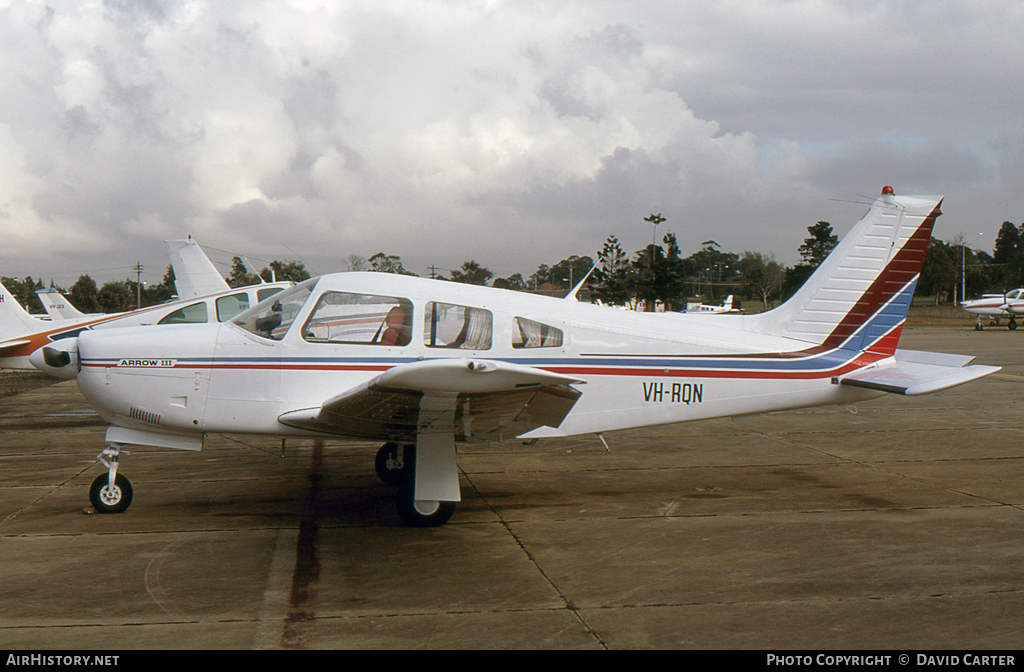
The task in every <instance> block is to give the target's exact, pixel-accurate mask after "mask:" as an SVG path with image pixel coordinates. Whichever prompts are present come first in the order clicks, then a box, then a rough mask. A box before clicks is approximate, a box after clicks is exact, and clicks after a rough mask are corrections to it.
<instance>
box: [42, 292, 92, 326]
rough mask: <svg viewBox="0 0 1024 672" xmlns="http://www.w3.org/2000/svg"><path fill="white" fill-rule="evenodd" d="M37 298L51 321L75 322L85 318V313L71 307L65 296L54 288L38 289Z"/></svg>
mask: <svg viewBox="0 0 1024 672" xmlns="http://www.w3.org/2000/svg"><path fill="white" fill-rule="evenodd" d="M36 296H38V297H39V302H40V303H41V304H43V308H44V309H46V314H47V315H49V316H50V319H51V320H73V319H76V318H79V317H85V313H83V312H82V311H80V310H78V309H77V308H75V307H74V306H73V305H71V302H70V301H68V300H67V299H66V298H64V295H63V294H61V293H60V292H58V291H57V290H56V289H53V288H52V287H51V288H50V289H37V290H36Z"/></svg>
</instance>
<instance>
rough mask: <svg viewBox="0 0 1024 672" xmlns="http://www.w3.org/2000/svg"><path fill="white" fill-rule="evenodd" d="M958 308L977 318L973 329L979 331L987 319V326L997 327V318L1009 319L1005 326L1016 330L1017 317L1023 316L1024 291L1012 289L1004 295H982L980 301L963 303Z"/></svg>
mask: <svg viewBox="0 0 1024 672" xmlns="http://www.w3.org/2000/svg"><path fill="white" fill-rule="evenodd" d="M960 307H961V308H963V309H964V310H966V311H967V312H968V313H972V314H974V315H976V316H977V322H975V323H974V328H975V329H977V330H978V331H981V330H982V329H984V328H985V327H984V326H983V325H982V324H981V320H982V319H983V318H988V319H989V326H998V325H999V318H1001V317H1009V318H1010V321H1009V323H1008V324H1007V325H1006V326H1008V327H1009V328H1010V329H1011V330H1012V329H1016V328H1017V316H1018V315H1024V289H1014V290H1012V291H1009V292H1006V293H1005V294H983V295H982V296H981V298H980V299H974V300H973V301H963V302H961V303H960Z"/></svg>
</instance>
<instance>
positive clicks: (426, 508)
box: [395, 483, 455, 527]
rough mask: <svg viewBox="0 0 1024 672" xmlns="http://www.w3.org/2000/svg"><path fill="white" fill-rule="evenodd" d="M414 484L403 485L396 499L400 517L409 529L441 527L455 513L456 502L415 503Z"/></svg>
mask: <svg viewBox="0 0 1024 672" xmlns="http://www.w3.org/2000/svg"><path fill="white" fill-rule="evenodd" d="M414 491H415V488H414V486H413V484H412V483H407V484H406V485H403V486H402V487H401V489H399V491H398V495H397V496H396V497H395V504H396V505H397V507H398V517H399V518H401V519H402V522H403V523H405V524H406V525H408V526H409V527H441V526H442V525H444V524H445V523H447V522H448V519H449V518H451V517H452V514H453V513H455V502H429V503H428V502H418V503H417V502H415V501H413V492H414Z"/></svg>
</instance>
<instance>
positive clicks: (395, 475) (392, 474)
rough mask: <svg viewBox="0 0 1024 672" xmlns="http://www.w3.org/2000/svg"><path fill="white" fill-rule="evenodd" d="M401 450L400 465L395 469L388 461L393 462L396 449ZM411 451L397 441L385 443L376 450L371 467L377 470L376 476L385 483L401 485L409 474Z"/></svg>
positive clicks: (396, 456) (396, 453)
mask: <svg viewBox="0 0 1024 672" xmlns="http://www.w3.org/2000/svg"><path fill="white" fill-rule="evenodd" d="M400 450H401V451H404V452H403V455H404V457H403V460H402V467H401V468H400V469H395V468H393V467H390V466H388V462H393V461H394V460H395V459H397V458H398V451H400ZM410 453H411V451H410V450H409V449H408V448H407V447H406V446H400V445H398V444H397V443H390V442H389V443H385V444H384V445H383V446H381V447H380V450H378V451H377V457H376V458H375V459H374V460H373V467H374V469H376V471H377V478H379V479H380V480H381V481H383V482H384V483H385V484H387V485H402V484H403V483H405V482H406V481H407V480H409V474H411V473H412V472H411V470H410V467H411V465H412V458H411V455H410Z"/></svg>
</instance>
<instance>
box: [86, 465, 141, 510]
mask: <svg viewBox="0 0 1024 672" xmlns="http://www.w3.org/2000/svg"><path fill="white" fill-rule="evenodd" d="M133 495H134V491H133V490H132V482H131V481H129V480H128V479H127V478H126V477H125V476H122V475H121V474H118V475H117V477H116V478H115V479H114V487H113V488H112V489H111V487H110V475H109V474H100V475H99V476H97V477H96V480H95V481H93V482H92V487H90V488H89V501H90V502H91V503H92V508H94V509H96V511H97V512H98V513H121V512H122V511H125V510H126V509H127V508H128V507H129V506H131V503H132V496H133Z"/></svg>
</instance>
